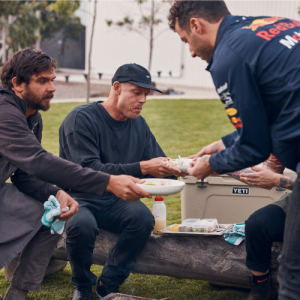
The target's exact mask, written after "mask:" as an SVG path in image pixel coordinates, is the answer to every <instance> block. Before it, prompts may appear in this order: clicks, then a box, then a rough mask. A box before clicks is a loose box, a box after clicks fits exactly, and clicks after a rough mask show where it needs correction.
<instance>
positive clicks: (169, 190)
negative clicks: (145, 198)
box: [137, 178, 185, 196]
mask: <svg viewBox="0 0 300 300" xmlns="http://www.w3.org/2000/svg"><path fill="white" fill-rule="evenodd" d="M145 181H146V182H151V183H155V184H159V183H160V182H161V181H169V182H170V185H165V186H155V185H145V184H139V183H137V185H138V186H139V187H140V188H142V189H143V190H144V191H146V192H148V193H149V194H151V195H153V196H168V195H173V194H177V193H179V192H181V191H182V190H183V188H184V186H185V183H184V182H183V181H179V180H174V179H163V178H149V179H148V178H147V179H145Z"/></svg>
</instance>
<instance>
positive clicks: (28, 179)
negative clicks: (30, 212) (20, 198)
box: [11, 169, 60, 203]
mask: <svg viewBox="0 0 300 300" xmlns="http://www.w3.org/2000/svg"><path fill="white" fill-rule="evenodd" d="M11 181H12V183H13V184H14V185H15V186H16V187H17V188H18V189H19V190H20V191H21V192H23V193H24V194H27V195H28V196H30V197H32V198H34V199H36V200H38V201H40V202H42V203H44V202H45V201H47V200H48V198H49V196H50V195H53V196H55V195H56V194H57V192H58V191H59V190H60V189H59V188H57V187H56V186H54V185H51V184H49V183H46V182H44V181H41V180H38V179H35V178H33V177H32V176H30V175H28V174H27V173H25V172H23V171H21V170H20V169H18V170H17V171H16V172H15V173H14V175H12V176H11Z"/></svg>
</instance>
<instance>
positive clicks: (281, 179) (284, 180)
mask: <svg viewBox="0 0 300 300" xmlns="http://www.w3.org/2000/svg"><path fill="white" fill-rule="evenodd" d="M295 181H296V178H291V177H288V176H283V175H279V174H278V175H277V182H276V186H278V187H283V188H285V189H288V190H292V189H293V186H294V183H295Z"/></svg>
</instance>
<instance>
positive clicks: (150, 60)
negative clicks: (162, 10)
mask: <svg viewBox="0 0 300 300" xmlns="http://www.w3.org/2000/svg"><path fill="white" fill-rule="evenodd" d="M154 5H155V3H154V0H152V3H151V24H150V40H149V42H150V44H149V64H148V71H149V72H150V73H151V64H152V52H153V27H154V24H153V23H154V19H155V16H154V8H155V7H154Z"/></svg>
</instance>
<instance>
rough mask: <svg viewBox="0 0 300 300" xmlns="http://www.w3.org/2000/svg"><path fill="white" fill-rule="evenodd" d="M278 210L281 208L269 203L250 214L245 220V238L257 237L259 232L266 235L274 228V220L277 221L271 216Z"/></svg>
mask: <svg viewBox="0 0 300 300" xmlns="http://www.w3.org/2000/svg"><path fill="white" fill-rule="evenodd" d="M278 210H281V208H279V207H278V206H276V205H273V204H269V205H267V206H265V207H262V208H260V209H258V210H257V211H255V212H254V213H253V214H252V215H250V217H249V218H248V220H247V221H246V222H245V234H246V238H247V237H248V238H251V237H257V236H258V235H260V234H264V235H265V236H266V237H268V232H269V231H270V230H272V229H273V228H274V225H275V224H274V222H278V221H279V220H276V218H272V216H274V214H278Z"/></svg>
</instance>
